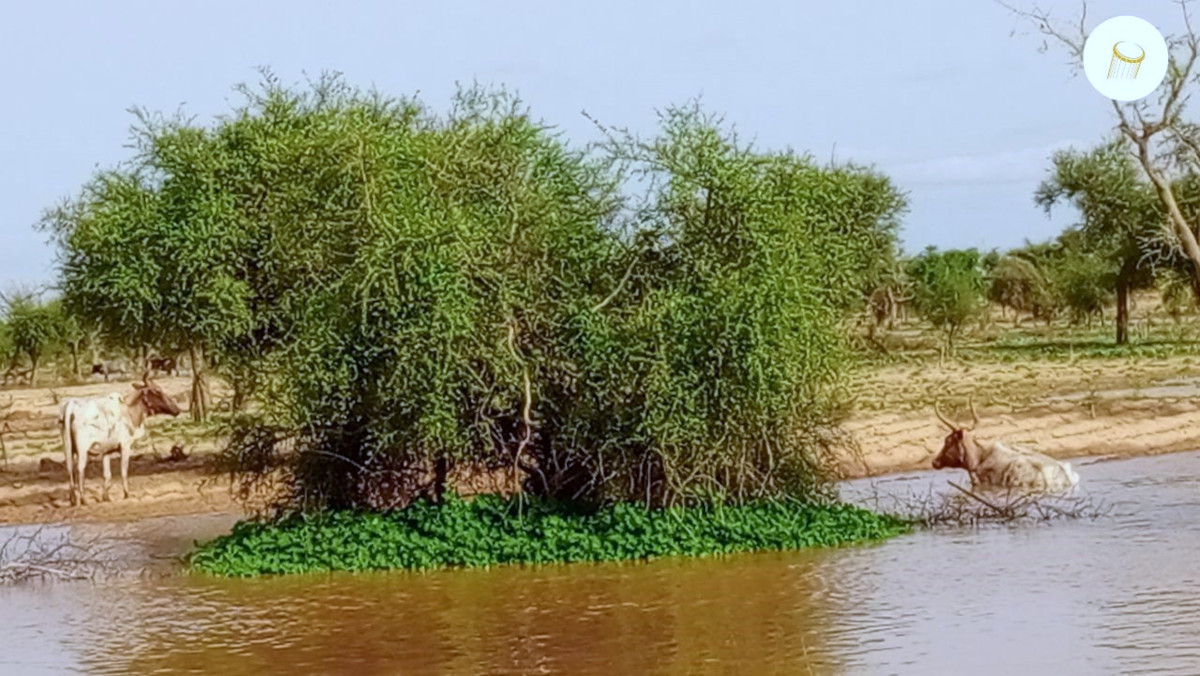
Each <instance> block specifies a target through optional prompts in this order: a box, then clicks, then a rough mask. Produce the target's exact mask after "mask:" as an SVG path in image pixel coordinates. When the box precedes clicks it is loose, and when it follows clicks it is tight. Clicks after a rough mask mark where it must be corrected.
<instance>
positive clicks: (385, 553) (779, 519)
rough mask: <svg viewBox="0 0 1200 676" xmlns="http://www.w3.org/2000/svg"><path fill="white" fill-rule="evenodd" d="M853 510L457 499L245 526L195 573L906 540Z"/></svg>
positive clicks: (201, 552)
mask: <svg viewBox="0 0 1200 676" xmlns="http://www.w3.org/2000/svg"><path fill="white" fill-rule="evenodd" d="M908 528H909V526H908V525H907V524H906V523H905V522H904V521H902V520H899V519H897V518H894V517H890V516H882V515H879V514H875V513H873V512H870V511H867V510H864V509H861V508H858V507H854V506H851V505H846V504H836V503H835V504H822V505H817V504H800V503H792V502H787V501H763V502H755V503H749V504H742V505H731V506H721V505H709V506H703V507H671V508H666V509H646V508H645V507H643V506H641V505H637V504H633V503H617V504H613V505H609V506H605V507H602V508H599V509H593V508H587V507H585V506H582V505H578V504H571V503H564V502H555V501H550V500H545V499H538V498H529V497H518V498H510V499H505V498H502V497H499V496H496V495H481V496H478V497H476V498H474V499H471V500H465V499H463V498H460V497H458V496H456V495H453V494H449V495H447V496H446V500H445V501H444V502H443V503H442V504H434V503H432V502H428V501H424V500H421V501H417V502H414V503H412V504H411V505H409V506H408V507H405V508H404V509H399V510H394V511H390V512H362V511H331V512H324V513H321V514H317V515H304V514H299V513H297V514H293V515H291V516H288V517H284V518H281V519H277V520H263V521H244V522H242V523H239V524H238V525H236V526H235V527H234V528H233V531H232V532H231V533H230V534H229V535H225V536H222V537H219V538H217V539H215V540H212V541H210V542H207V543H204V544H202V545H199V546H198V548H197V549H196V550H195V551H194V552H193V553H192V554H191V556H190V557H189V565H190V568H191V569H192V570H195V571H198V572H203V573H208V574H214V575H222V576H252V575H270V574H285V573H303V572H318V571H334V570H340V571H362V570H387V569H429V568H446V567H479V566H492V565H499V564H511V563H517V564H545V563H566V562H576V561H616V560H634V559H652V558H658V557H665V556H706V555H714V554H730V553H735V552H749V551H760V550H789V549H801V548H806V547H830V546H835V545H840V544H846V543H852V542H867V541H876V540H882V539H885V538H888V537H892V536H894V535H898V534H900V533H903V532H906V531H907V530H908Z"/></svg>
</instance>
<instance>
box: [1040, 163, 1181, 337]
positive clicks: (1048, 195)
mask: <svg viewBox="0 0 1200 676" xmlns="http://www.w3.org/2000/svg"><path fill="white" fill-rule="evenodd" d="M1125 146H1126V144H1125V143H1124V142H1121V141H1118V142H1114V143H1110V144H1107V145H1104V146H1101V147H1098V148H1095V149H1092V150H1088V151H1083V152H1080V151H1074V150H1064V151H1059V152H1057V153H1055V155H1054V158H1053V168H1052V170H1051V175H1050V177H1049V178H1047V179H1046V180H1045V181H1043V182H1042V184H1041V186H1039V188H1038V191H1037V194H1036V196H1035V199H1036V201H1037V202H1038V203H1039V204H1041V205H1042V206H1043V207H1045V209H1046V210H1047V211H1049V210H1050V209H1051V208H1052V207H1053V206H1054V205H1056V204H1059V203H1062V202H1069V203H1070V204H1073V205H1074V206H1075V207H1076V208H1078V210H1079V212H1080V214H1081V216H1082V217H1083V220H1082V223H1081V225H1080V227H1079V229H1078V235H1079V246H1078V247H1076V248H1080V249H1085V250H1086V251H1087V253H1088V254H1089V255H1088V256H1087V257H1085V258H1082V259H1080V258H1075V259H1072V260H1073V263H1074V266H1075V267H1074V268H1073V272H1074V273H1078V274H1073V278H1074V279H1077V280H1078V279H1082V277H1080V275H1083V274H1084V272H1085V271H1086V273H1087V274H1086V275H1084V276H1085V277H1090V278H1095V277H1096V273H1097V272H1098V271H1097V270H1096V269H1095V268H1096V266H1097V265H1098V264H1099V263H1100V262H1106V263H1107V264H1108V266H1109V268H1110V269H1109V271H1108V275H1107V277H1109V278H1110V279H1111V280H1112V285H1113V286H1112V289H1113V292H1114V293H1115V295H1116V302H1117V312H1116V342H1117V344H1123V343H1125V342H1126V341H1127V340H1128V339H1129V294H1130V293H1131V292H1132V291H1133V290H1135V289H1139V288H1148V287H1150V286H1152V285H1153V284H1154V266H1155V264H1156V263H1157V264H1170V263H1169V259H1170V257H1171V252H1170V248H1169V247H1168V246H1166V245H1165V243H1164V240H1163V235H1164V225H1165V223H1166V220H1165V216H1164V214H1163V211H1162V206H1161V204H1160V202H1159V200H1158V197H1157V196H1156V195H1155V191H1154V188H1153V187H1152V186H1151V185H1150V184H1149V182H1148V181H1146V180H1145V178H1144V177H1143V174H1142V171H1141V169H1140V168H1139V167H1138V166H1137V165H1136V164H1135V162H1134V160H1133V158H1132V156H1131V155H1130V154H1129V152H1128V150H1127V149H1126V147H1125ZM1085 286H1086V285H1085Z"/></svg>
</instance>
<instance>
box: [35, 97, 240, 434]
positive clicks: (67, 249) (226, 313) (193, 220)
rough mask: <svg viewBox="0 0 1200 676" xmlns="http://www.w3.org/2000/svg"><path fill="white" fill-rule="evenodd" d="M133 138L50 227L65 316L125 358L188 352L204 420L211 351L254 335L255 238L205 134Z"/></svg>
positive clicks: (162, 127)
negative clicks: (251, 245)
mask: <svg viewBox="0 0 1200 676" xmlns="http://www.w3.org/2000/svg"><path fill="white" fill-rule="evenodd" d="M137 130H138V132H139V133H138V135H137V136H136V138H137V139H138V145H137V147H138V151H139V152H138V155H137V158H136V161H135V162H134V163H133V166H132V167H131V168H125V169H121V170H116V171H107V172H103V173H101V174H99V175H98V176H96V178H95V179H93V180H92V181H91V182H90V183H89V184H88V185H86V186H85V188H84V189H83V191H82V193H81V195H80V196H79V197H78V198H77V199H75V200H72V201H70V202H68V203H66V204H64V205H62V206H61V207H59V208H57V209H54V210H52V211H50V212H48V214H47V215H46V217H45V219H44V220H43V225H44V227H46V228H47V229H49V230H50V231H51V232H52V233H53V234H54V236H55V237H56V239H57V240H58V243H59V251H60V253H61V261H60V269H61V276H62V280H61V285H62V290H63V293H64V302H65V305H66V308H65V310H66V312H67V313H69V315H70V316H71V317H77V318H79V320H80V321H83V322H87V323H89V324H94V325H95V326H97V327H99V328H100V330H102V331H103V333H104V334H105V336H107V337H108V338H109V340H111V341H112V342H114V343H116V344H117V345H119V346H121V347H123V348H125V349H130V350H132V351H135V352H141V351H144V350H145V349H146V348H147V347H152V348H154V349H157V350H159V351H162V352H166V353H171V354H173V353H175V352H177V351H179V350H186V351H187V352H188V353H189V354H190V356H191V362H192V371H193V375H192V377H193V386H192V395H191V398H190V402H191V403H190V406H191V411H192V415H193V417H194V418H195V419H197V420H201V419H203V418H204V416H205V409H206V403H207V388H206V386H205V368H204V367H205V364H206V358H205V357H206V353H207V351H208V350H209V348H210V346H211V345H213V344H214V343H215V342H218V341H221V340H225V339H227V337H228V336H230V335H242V334H244V333H245V332H246V331H248V328H249V309H248V306H247V300H246V298H247V296H248V295H249V294H248V291H247V287H246V284H245V282H244V281H243V280H241V279H239V277H238V272H239V266H241V265H243V264H244V262H245V261H246V260H247V258H248V254H247V250H246V248H245V245H246V243H247V237H246V234H245V232H244V230H243V229H242V227H241V225H242V224H241V222H240V220H239V219H238V214H237V213H236V211H235V210H234V208H233V204H232V202H231V196H230V195H229V194H228V193H227V191H225V190H224V186H223V185H222V184H221V183H220V182H219V180H220V179H219V177H218V176H217V172H218V170H219V169H220V168H221V167H223V166H225V163H226V162H227V158H226V157H224V156H223V155H222V153H221V150H220V148H218V147H217V145H216V144H215V143H214V142H213V140H212V139H211V138H210V134H209V133H208V132H207V131H205V130H201V129H194V128H191V127H188V126H187V125H185V124H183V123H182V122H180V121H176V120H166V121H164V120H158V119H156V118H153V117H151V116H143V117H142V118H141V125H140V126H139V127H137Z"/></svg>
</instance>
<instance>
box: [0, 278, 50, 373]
mask: <svg viewBox="0 0 1200 676" xmlns="http://www.w3.org/2000/svg"><path fill="white" fill-rule="evenodd" d="M6 315H7V325H8V332H9V336H10V338H9V340H11V342H12V348H13V349H14V350H15V351H16V352H18V353H19V354H23V355H25V356H27V357H28V358H29V382H30V384H33V383H35V382H36V381H37V372H38V366H39V365H40V364H41V361H42V358H43V357H44V356H46V355H47V354H48V353H51V352H53V351H54V350H56V349H58V348H59V347H60V346H61V344H62V335H61V326H60V323H59V318H58V315H57V313H56V310H55V308H54V307H53V306H52V305H48V304H45V303H42V302H40V301H39V300H38V299H37V298H36V297H35V296H33V295H29V294H23V293H22V294H15V295H12V296H10V297H9V298H8V299H7V308H6Z"/></svg>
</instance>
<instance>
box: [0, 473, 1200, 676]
mask: <svg viewBox="0 0 1200 676" xmlns="http://www.w3.org/2000/svg"><path fill="white" fill-rule="evenodd" d="M1081 473H1082V474H1084V477H1085V480H1086V481H1087V486H1088V489H1089V490H1090V491H1091V492H1092V494H1093V495H1094V496H1095V497H1097V498H1100V499H1104V500H1106V501H1108V502H1110V503H1112V504H1113V505H1114V506H1115V508H1116V509H1115V511H1114V513H1113V514H1112V515H1111V516H1109V517H1106V518H1104V519H1101V520H1098V521H1095V522H1090V521H1078V522H1060V523H1056V524H1054V525H1050V526H1035V527H1023V528H1003V527H1000V528H990V529H984V530H966V529H964V530H960V531H939V532H924V533H917V534H914V535H911V536H907V537H903V538H900V539H897V540H894V541H891V542H888V543H884V544H882V545H877V546H869V547H852V548H844V549H838V550H826V551H811V552H799V553H788V554H758V555H748V556H737V557H731V558H725V559H709V560H705V559H699V560H670V561H657V562H651V563H647V564H604V565H577V566H565V567H545V568H538V569H535V568H524V569H523V568H498V569H493V570H474V571H451V572H438V573H427V574H409V573H393V574H370V575H358V576H353V575H334V576H308V577H294V578H277V579H265V580H212V579H208V578H199V577H183V578H178V577H177V578H166V579H147V580H139V579H124V580H120V581H116V582H112V583H106V584H102V585H96V586H91V585H50V586H44V587H24V588H17V589H9V590H0V607H3V609H4V612H3V613H0V632H3V635H4V636H5V637H6V639H7V640H6V643H7V644H8V645H9V646H14V647H12V648H11V649H9V650H8V651H6V653H7V654H5V653H4V652H0V672H4V673H8V672H9V671H13V672H14V673H17V672H18V671H17V670H15V669H12V668H11V667H15V666H16V665H21V669H20V670H19V673H36V672H37V670H38V669H41V670H44V671H47V672H51V671H52V672H57V673H62V672H63V671H65V670H68V669H70V668H72V667H75V668H78V669H79V670H81V671H84V672H87V673H151V672H155V673H223V674H241V673H247V674H249V673H254V674H264V673H292V674H299V673H353V674H376V673H378V674H393V673H406V674H408V673H414V674H420V673H464V674H468V673H469V674H474V673H489V674H530V673H571V674H580V673H603V674H620V673H653V674H685V673H686V674H694V673H796V674H841V673H854V674H859V673H862V674H893V673H972V674H1013V673H1021V674H1023V675H1032V674H1043V673H1047V674H1063V673H1069V674H1108V673H1136V672H1153V673H1157V674H1195V673H1200V642H1197V641H1196V637H1197V636H1200V566H1198V565H1197V564H1196V563H1195V562H1194V561H1195V555H1196V553H1197V552H1200V528H1197V527H1196V524H1197V522H1198V517H1200V454H1196V453H1189V454H1174V455H1168V456H1159V457H1154V458H1141V459H1134V460H1125V461H1118V462H1103V463H1097V464H1092V465H1088V466H1086V467H1083V468H1082V469H1081ZM944 478H945V477H944V475H933V474H923V475H919V476H917V477H915V478H914V477H913V476H909V477H896V478H892V479H888V480H884V481H881V482H879V485H878V488H879V489H880V490H894V489H899V488H898V487H908V486H912V485H914V483H915V484H917V485H919V486H922V487H924V486H927V485H928V484H929V482H940V481H942V480H944ZM850 488H851V489H852V490H853V489H857V488H861V487H853V486H852V487H850ZM903 490H908V488H904V489H903Z"/></svg>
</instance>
